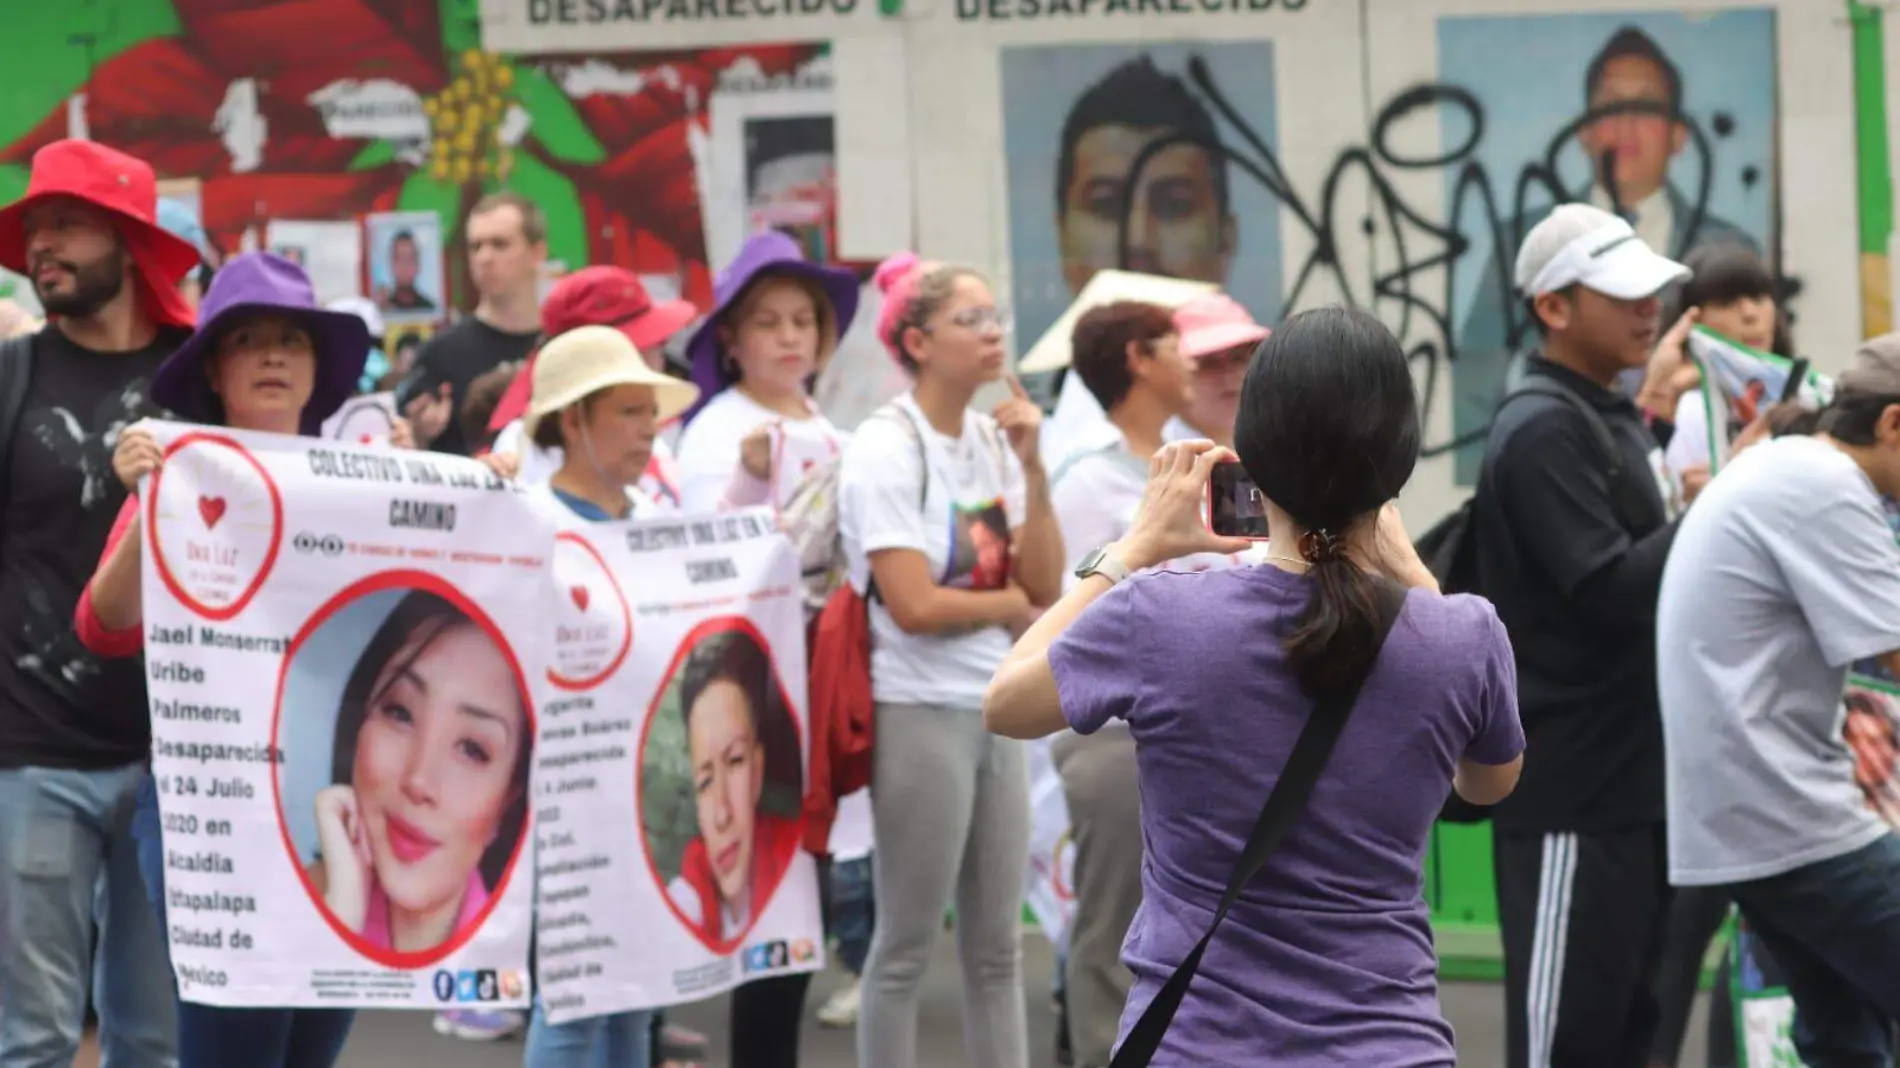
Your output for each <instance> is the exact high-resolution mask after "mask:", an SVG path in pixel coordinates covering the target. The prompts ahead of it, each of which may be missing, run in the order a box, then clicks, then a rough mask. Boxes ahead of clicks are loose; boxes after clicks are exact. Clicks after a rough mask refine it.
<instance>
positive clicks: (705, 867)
mask: <svg viewBox="0 0 1900 1068" xmlns="http://www.w3.org/2000/svg"><path fill="white" fill-rule="evenodd" d="M553 567H554V587H555V590H556V597H555V601H556V605H555V608H554V615H553V619H552V622H553V631H552V634H551V635H550V636H551V637H552V638H553V639H554V645H553V654H552V657H553V662H552V664H551V666H550V667H549V669H548V676H547V677H548V680H549V681H550V682H551V683H552V684H553V686H554V687H555V688H556V696H555V697H554V698H553V699H552V700H551V702H550V703H549V704H548V706H547V707H546V709H545V722H544V726H543V730H542V734H541V738H542V745H541V750H540V753H539V756H538V766H537V768H536V772H535V775H536V780H535V791H536V799H537V801H538V806H537V818H538V820H539V824H538V827H537V837H538V839H539V842H540V858H539V859H540V871H539V880H540V928H539V930H540V934H539V941H538V944H537V946H536V965H535V966H536V971H537V978H538V980H539V982H540V987H539V989H540V993H541V1000H542V1004H543V1005H544V1006H545V1008H546V1010H547V1014H548V1018H549V1019H550V1020H551V1021H553V1022H555V1023H564V1022H566V1021H568V1020H576V1019H584V1018H587V1017H592V1016H599V1015H602V1014H605V1013H614V1012H623V1011H627V1010H631V1009H643V1008H651V1007H655V1006H660V1005H669V1004H675V1003H678V1002H683V1001H696V1000H699V999H701V998H704V997H706V996H708V995H711V994H715V993H718V992H719V991H722V990H725V989H728V988H730V987H733V986H736V985H738V984H739V983H741V982H746V981H750V980H753V979H757V978H760V977H762V976H768V975H777V974H783V973H788V972H798V971H811V970H815V969H817V968H819V967H821V966H822V965H823V958H824V951H823V944H824V940H823V928H822V923H821V920H820V915H819V899H818V882H817V866H816V864H815V863H814V861H813V859H812V857H811V855H810V854H809V853H806V852H805V851H804V850H803V848H802V847H801V839H802V830H803V825H802V821H801V815H800V812H801V804H802V799H803V797H804V794H805V781H806V777H807V769H808V767H809V753H810V748H809V747H810V739H809V735H808V732H807V730H806V720H805V640H804V634H805V632H804V609H803V606H802V600H801V592H802V587H801V582H800V575H799V565H798V559H797V556H796V554H795V552H794V551H793V549H792V546H791V543H790V542H789V541H787V540H786V539H785V538H784V537H783V536H782V535H781V534H779V533H778V529H777V527H776V525H775V524H774V523H773V521H772V516H771V512H770V510H769V509H758V510H753V511H740V512H730V513H725V514H721V515H717V516H700V517H688V518H684V519H668V520H660V521H647V522H624V523H583V522H580V521H578V520H573V521H570V522H569V523H568V524H567V525H566V526H565V528H564V529H563V530H562V531H561V532H560V534H559V535H558V536H557V539H556V541H555V549H554V554H553Z"/></svg>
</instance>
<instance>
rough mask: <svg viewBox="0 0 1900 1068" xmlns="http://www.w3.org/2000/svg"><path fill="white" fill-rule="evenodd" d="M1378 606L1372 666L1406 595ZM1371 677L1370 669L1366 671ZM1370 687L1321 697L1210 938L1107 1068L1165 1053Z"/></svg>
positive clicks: (1355, 685)
mask: <svg viewBox="0 0 1900 1068" xmlns="http://www.w3.org/2000/svg"><path fill="white" fill-rule="evenodd" d="M1376 600H1377V602H1378V606H1379V624H1378V627H1379V629H1378V633H1377V634H1376V635H1375V639H1376V641H1375V643H1374V650H1375V652H1374V658H1373V663H1375V664H1376V663H1377V662H1378V658H1377V650H1378V649H1380V648H1383V647H1384V645H1385V639H1386V636H1387V635H1389V634H1391V633H1392V625H1393V624H1394V623H1397V622H1398V618H1399V612H1400V611H1401V610H1403V609H1404V607H1405V590H1404V589H1403V588H1402V587H1399V586H1397V585H1394V584H1392V583H1389V582H1383V581H1382V582H1380V583H1379V590H1378V595H1377V597H1376ZM1367 674H1368V675H1369V674H1371V669H1370V668H1368V669H1367ZM1365 685H1366V676H1365V675H1361V676H1360V677H1359V678H1357V679H1354V680H1353V682H1352V684H1351V685H1349V686H1346V687H1344V688H1342V689H1339V690H1337V691H1335V692H1333V693H1332V694H1329V695H1327V696H1326V697H1323V698H1321V699H1320V700H1319V701H1318V702H1316V703H1315V704H1314V706H1313V711H1312V713H1311V714H1310V715H1308V716H1307V717H1306V725H1305V726H1303V727H1301V728H1300V737H1299V740H1298V741H1296V742H1294V743H1293V753H1292V755H1291V756H1289V757H1287V761H1286V767H1285V769H1283V770H1282V771H1281V772H1280V778H1279V780H1278V781H1277V782H1275V783H1274V784H1273V791H1272V792H1271V793H1269V794H1268V795H1267V803H1266V804H1265V805H1264V806H1262V807H1261V809H1260V818H1259V819H1258V820H1256V821H1254V825H1253V833H1251V834H1249V835H1248V836H1247V844H1246V846H1245V847H1244V848H1243V849H1241V851H1240V859H1239V860H1238V861H1236V862H1235V863H1234V871H1233V874H1232V875H1229V876H1228V877H1227V892H1226V893H1224V894H1222V895H1221V899H1220V907H1219V908H1217V909H1215V910H1214V922H1213V923H1210V924H1208V925H1207V933H1206V934H1204V935H1202V936H1201V941H1200V943H1199V944H1198V945H1196V946H1195V947H1194V949H1193V951H1192V952H1190V953H1189V954H1188V955H1187V959H1186V960H1183V961H1182V962H1181V963H1180V965H1179V966H1178V967H1176V968H1175V969H1174V974H1173V975H1171V976H1169V977H1168V981H1167V982H1166V983H1164V984H1163V985H1162V987H1161V991H1160V993H1158V994H1156V995H1155V999H1154V1000H1153V1001H1151V1002H1149V1003H1148V1007H1147V1008H1146V1009H1144V1010H1142V1013H1141V1019H1140V1020H1138V1021H1136V1023H1135V1026H1134V1027H1133V1028H1132V1029H1131V1030H1130V1031H1129V1032H1128V1038H1127V1039H1126V1040H1125V1041H1124V1042H1123V1043H1122V1045H1121V1048H1120V1049H1118V1050H1116V1051H1115V1057H1114V1059H1113V1060H1111V1061H1110V1062H1109V1068H1147V1065H1148V1062H1149V1061H1150V1060H1152V1059H1153V1058H1154V1055H1155V1051H1156V1050H1158V1049H1160V1048H1161V1036H1162V1035H1165V1034H1166V1033H1167V1031H1168V1025H1169V1024H1170V1023H1172V1022H1174V1014H1175V1012H1176V1011H1177V1010H1179V1009H1180V1008H1181V999H1182V998H1183V997H1185V996H1186V995H1187V991H1188V984H1190V983H1192V982H1193V981H1194V974H1195V973H1196V972H1198V971H1199V970H1200V968H1201V958H1202V957H1203V956H1205V955H1206V954H1207V946H1208V943H1210V942H1212V941H1213V940H1214V932H1216V931H1218V930H1220V925H1221V921H1223V920H1225V919H1226V918H1227V910H1228V909H1231V908H1233V907H1234V902H1235V901H1237V900H1239V898H1240V892H1241V890H1242V889H1244V888H1245V887H1246V885H1247V884H1248V883H1250V882H1252V881H1253V878H1254V876H1256V875H1258V874H1260V869H1261V868H1262V867H1264V866H1265V865H1266V863H1267V858H1268V857H1270V856H1272V855H1273V851H1274V850H1275V849H1277V848H1278V847H1279V845H1280V840H1281V839H1283V838H1285V837H1286V835H1287V832H1288V831H1289V830H1291V829H1292V828H1293V823H1294V821H1295V820H1297V819H1298V818H1299V815H1300V810H1301V809H1304V808H1305V807H1306V801H1307V798H1309V797H1311V796H1312V794H1313V786H1314V784H1316V783H1317V782H1319V776H1320V772H1321V771H1323V770H1325V768H1326V760H1327V758H1328V757H1330V756H1332V753H1333V746H1334V745H1335V744H1336V743H1337V742H1338V741H1339V735H1340V732H1342V731H1343V730H1345V727H1346V720H1347V718H1348V717H1349V716H1351V715H1352V709H1353V706H1354V705H1356V704H1358V703H1359V691H1360V690H1362V689H1364V688H1365Z"/></svg>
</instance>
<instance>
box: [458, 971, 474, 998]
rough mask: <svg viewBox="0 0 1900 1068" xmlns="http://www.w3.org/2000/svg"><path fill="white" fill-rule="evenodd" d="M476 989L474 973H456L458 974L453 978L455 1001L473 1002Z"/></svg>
mask: <svg viewBox="0 0 1900 1068" xmlns="http://www.w3.org/2000/svg"><path fill="white" fill-rule="evenodd" d="M476 989H477V988H476V985H475V973H474V972H472V971H462V972H458V973H456V976H455V1000H457V1001H474V1000H475V992H476Z"/></svg>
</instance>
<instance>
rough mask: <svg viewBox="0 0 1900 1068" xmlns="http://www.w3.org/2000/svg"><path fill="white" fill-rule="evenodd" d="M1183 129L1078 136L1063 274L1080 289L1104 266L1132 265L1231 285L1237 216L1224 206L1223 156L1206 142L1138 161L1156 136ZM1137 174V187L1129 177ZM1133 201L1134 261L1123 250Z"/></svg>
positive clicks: (1064, 226) (1063, 226) (1107, 130)
mask: <svg viewBox="0 0 1900 1068" xmlns="http://www.w3.org/2000/svg"><path fill="white" fill-rule="evenodd" d="M1177 133H1178V131H1175V130H1170V129H1166V128H1162V127H1150V128H1145V129H1136V128H1134V127H1131V126H1125V125H1121V124H1119V123H1117V124H1113V125H1107V126H1097V127H1096V128H1094V129H1092V130H1089V131H1087V132H1086V133H1084V134H1083V135H1082V136H1081V137H1080V138H1078V139H1077V140H1076V142H1075V150H1074V158H1075V170H1074V173H1073V174H1072V175H1071V176H1070V179H1069V186H1068V189H1067V191H1066V193H1067V197H1066V207H1065V209H1064V210H1063V212H1062V217H1061V218H1060V219H1059V220H1058V226H1057V229H1058V232H1059V234H1060V239H1061V243H1062V273H1063V277H1064V279H1065V280H1066V281H1067V282H1068V283H1069V289H1070V290H1071V291H1072V292H1077V293H1079V292H1081V290H1082V287H1083V286H1085V285H1087V284H1088V280H1089V279H1090V278H1091V277H1092V276H1093V275H1094V274H1095V272H1096V271H1100V270H1104V269H1109V268H1114V267H1117V266H1125V267H1126V268H1127V269H1128V270H1131V271H1140V272H1143V273H1145V274H1162V275H1169V276H1172V277H1175V278H1190V279H1194V280H1195V281H1201V282H1213V283H1216V284H1220V283H1224V282H1225V281H1226V280H1227V266H1228V262H1229V259H1230V258H1231V256H1232V254H1233V246H1234V221H1233V219H1232V218H1230V217H1228V216H1226V215H1224V214H1223V213H1222V210H1221V202H1220V193H1219V189H1218V187H1217V186H1216V180H1215V166H1216V164H1215V161H1214V159H1213V158H1212V157H1211V156H1210V155H1209V154H1208V152H1207V150H1206V149H1205V148H1203V147H1202V146H1200V145H1194V144H1186V143H1179V144H1172V145H1169V146H1168V147H1166V148H1164V149H1162V150H1160V151H1159V152H1157V153H1155V154H1154V155H1152V156H1149V157H1148V158H1147V159H1146V160H1145V161H1144V162H1143V164H1142V167H1141V172H1140V174H1139V175H1136V174H1134V173H1133V169H1134V164H1135V160H1136V158H1137V157H1139V156H1140V155H1141V153H1142V151H1143V150H1144V149H1146V148H1147V147H1148V146H1149V145H1150V144H1152V143H1153V142H1154V141H1156V140H1158V139H1160V138H1162V137H1167V136H1173V135H1175V134H1177ZM1131 179H1132V180H1133V183H1134V184H1133V188H1132V189H1131V188H1130V187H1129V183H1130V181H1131ZM1124 200H1125V201H1126V202H1127V222H1128V259H1127V261H1126V263H1125V264H1123V263H1119V262H1118V258H1117V255H1116V252H1117V244H1118V242H1119V241H1120V238H1121V228H1122V219H1123V214H1122V211H1123V203H1124Z"/></svg>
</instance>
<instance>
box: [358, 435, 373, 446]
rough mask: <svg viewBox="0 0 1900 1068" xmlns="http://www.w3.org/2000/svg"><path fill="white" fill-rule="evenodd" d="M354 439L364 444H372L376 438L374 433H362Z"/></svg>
mask: <svg viewBox="0 0 1900 1068" xmlns="http://www.w3.org/2000/svg"><path fill="white" fill-rule="evenodd" d="M356 440H358V441H360V442H362V443H363V444H365V445H369V444H372V443H373V442H375V440H376V435H374V434H364V435H362V436H361V437H359V438H357V439H356Z"/></svg>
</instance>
